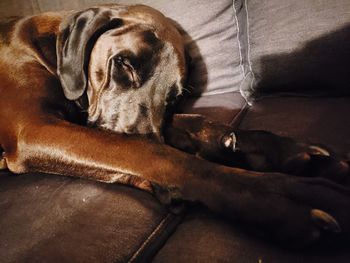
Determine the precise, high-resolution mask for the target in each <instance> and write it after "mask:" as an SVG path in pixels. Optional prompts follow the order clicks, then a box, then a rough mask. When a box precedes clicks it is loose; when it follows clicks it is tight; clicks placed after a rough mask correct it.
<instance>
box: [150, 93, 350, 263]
mask: <svg viewBox="0 0 350 263" xmlns="http://www.w3.org/2000/svg"><path fill="white" fill-rule="evenodd" d="M349 112H350V98H323V97H320V98H305V97H275V98H265V99H261V100H259V101H257V102H255V103H254V105H253V106H252V107H250V108H248V109H247V111H246V113H245V114H244V117H243V119H242V121H241V124H240V126H239V127H240V128H241V129H259V130H268V131H272V132H274V133H277V134H280V135H283V136H290V137H294V138H296V139H298V140H301V141H306V142H321V143H323V144H325V145H329V146H331V147H332V148H333V150H335V152H337V153H338V154H339V155H341V156H344V157H346V155H347V154H346V153H347V152H349V149H350V137H349V134H350V119H349V116H348V113H349ZM348 157H350V156H348ZM349 261H350V252H349V249H348V244H346V245H345V247H344V246H343V247H339V248H336V247H329V248H326V249H324V248H319V249H315V250H310V251H304V252H302V251H301V252H297V251H288V250H285V249H282V248H279V247H278V246H277V245H275V244H272V243H269V242H267V241H265V240H263V239H258V238H257V237H255V236H253V235H249V234H248V232H247V231H246V230H242V229H241V227H240V226H239V225H230V224H229V223H228V222H227V221H225V220H223V219H220V218H217V217H215V216H214V215H212V214H210V213H209V212H208V211H201V210H199V211H198V210H191V212H190V213H189V214H188V215H187V216H186V218H185V220H184V222H183V223H182V224H181V225H180V226H179V227H178V228H177V230H176V232H175V233H174V234H173V235H172V236H171V237H170V238H169V240H168V241H167V243H166V244H165V246H164V247H163V248H162V249H161V250H160V251H159V252H158V254H157V255H156V257H155V260H154V262H188V263H190V262H240V263H251V262H283V263H294V262H300V263H311V262H315V263H326V262H327V263H331V262H339V263H345V262H349Z"/></svg>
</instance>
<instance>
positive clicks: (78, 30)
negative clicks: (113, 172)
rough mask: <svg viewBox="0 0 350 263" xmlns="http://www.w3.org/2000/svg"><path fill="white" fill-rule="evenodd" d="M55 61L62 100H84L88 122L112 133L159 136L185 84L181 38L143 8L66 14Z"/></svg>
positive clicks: (158, 16) (158, 15)
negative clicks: (166, 112) (170, 108)
mask: <svg viewBox="0 0 350 263" xmlns="http://www.w3.org/2000/svg"><path fill="white" fill-rule="evenodd" d="M57 59H58V69H57V71H58V76H59V78H60V81H61V84H62V88H63V91H64V93H65V96H66V97H67V98H68V99H69V100H75V101H78V100H80V101H81V100H82V99H84V98H86V99H85V100H87V101H88V106H87V110H88V122H89V123H90V124H91V125H95V126H98V127H102V128H105V129H109V130H113V131H116V132H123V133H138V134H148V133H155V134H157V135H158V136H160V132H161V127H162V122H163V119H164V113H165V109H166V106H167V103H169V102H170V101H171V100H173V99H175V98H176V97H177V96H178V95H180V94H181V92H182V87H183V83H184V81H185V74H186V65H185V56H184V46H183V42H182V38H181V35H180V34H179V32H178V31H177V29H176V28H175V27H174V25H173V23H172V22H171V21H170V20H169V19H167V18H166V17H164V16H163V15H162V14H161V13H159V12H158V11H156V10H154V9H152V8H150V7H147V6H143V5H135V6H120V5H112V6H108V7H107V6H105V7H98V8H90V9H87V10H85V11H82V12H77V13H73V14H71V15H70V16H69V17H68V18H67V19H65V20H64V21H63V22H62V23H61V25H60V32H59V35H58V40H57Z"/></svg>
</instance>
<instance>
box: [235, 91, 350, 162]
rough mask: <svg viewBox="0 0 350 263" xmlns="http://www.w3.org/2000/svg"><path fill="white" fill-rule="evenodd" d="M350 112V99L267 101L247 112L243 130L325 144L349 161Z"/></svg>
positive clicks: (281, 98) (274, 99) (242, 126)
mask: <svg viewBox="0 0 350 263" xmlns="http://www.w3.org/2000/svg"><path fill="white" fill-rule="evenodd" d="M349 112H350V98H341V97H339V98H336V97H335V98H324V97H314V98H308V97H274V98H273V97H272V98H264V99H262V100H259V101H257V102H255V103H254V106H253V107H251V108H249V109H248V110H247V113H246V115H245V116H244V118H243V121H242V123H241V125H240V128H241V129H259V130H268V131H271V132H274V133H276V134H279V135H283V136H289V137H293V138H295V139H297V140H300V141H305V142H308V143H321V144H323V145H326V146H329V147H331V148H332V149H333V150H334V151H335V152H336V153H338V154H339V155H341V156H343V157H347V155H348V152H350V136H349V134H350V118H349ZM347 158H350V156H348V157H347Z"/></svg>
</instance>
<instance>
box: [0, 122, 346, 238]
mask: <svg viewBox="0 0 350 263" xmlns="http://www.w3.org/2000/svg"><path fill="white" fill-rule="evenodd" d="M23 127H26V128H23V129H22V130H21V131H20V132H18V133H17V134H18V136H17V140H16V142H15V143H12V144H11V142H10V141H9V142H5V143H4V145H5V146H6V148H5V147H4V150H5V159H6V162H7V165H8V168H9V169H10V170H11V171H13V172H17V173H23V172H32V171H38V172H48V173H54V174H62V175H72V176H79V177H86V178H91V179H94V180H99V181H105V182H122V183H125V181H123V180H120V178H122V175H131V176H135V177H137V178H141V179H143V180H148V181H150V182H152V184H156V185H157V187H158V188H161V189H165V191H163V192H164V193H168V194H170V195H174V196H173V197H174V198H177V199H178V198H180V199H183V200H189V201H199V202H201V203H202V204H204V205H206V206H207V207H208V208H210V209H211V210H212V211H215V212H217V213H220V214H222V215H225V216H226V217H228V218H229V219H239V220H242V221H244V222H248V223H251V224H254V225H255V226H257V227H259V228H260V229H262V230H266V231H268V232H267V233H268V234H270V235H271V236H272V237H274V238H276V239H278V240H281V241H287V242H288V243H289V244H291V243H292V242H295V243H296V244H308V243H310V242H314V241H315V240H318V239H319V237H320V233H322V232H323V231H327V232H331V233H339V232H340V231H342V233H343V234H346V235H349V236H350V223H349V222H350V213H349V212H348V208H349V207H350V192H349V191H348V190H346V189H344V188H341V187H339V186H337V185H335V184H332V183H331V182H329V181H322V180H316V179H315V180H306V179H303V178H297V177H289V176H285V175H281V174H261V173H256V172H251V171H247V170H242V169H237V168H230V167H225V166H221V165H217V164H215V163H210V162H208V161H205V160H203V159H200V158H198V157H196V156H194V155H190V154H187V153H184V152H181V151H179V150H176V149H174V148H171V147H169V146H167V145H164V144H160V143H157V142H153V141H149V140H147V139H145V138H140V137H137V136H125V135H121V134H113V133H109V132H105V131H101V130H94V129H90V128H87V127H82V126H77V125H73V124H70V123H68V122H64V121H56V122H51V123H50V124H43V123H40V124H35V122H30V123H29V124H28V125H23ZM10 145H14V146H16V147H10ZM262 175H264V176H262ZM310 187H311V188H312V191H310ZM168 190H169V191H168ZM156 194H157V193H156ZM324 211H326V212H324ZM330 214H331V215H332V216H331V215H330Z"/></svg>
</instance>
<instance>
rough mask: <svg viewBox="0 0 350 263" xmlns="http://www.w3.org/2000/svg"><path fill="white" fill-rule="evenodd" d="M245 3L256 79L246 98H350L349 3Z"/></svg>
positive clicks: (252, 0) (312, 0) (311, 0)
mask: <svg viewBox="0 0 350 263" xmlns="http://www.w3.org/2000/svg"><path fill="white" fill-rule="evenodd" d="M245 1H246V4H247V6H246V7H247V11H248V26H249V30H248V31H249V57H250V59H251V64H252V69H253V73H254V77H255V83H254V86H253V87H252V89H251V90H250V91H249V92H247V94H250V95H253V96H254V97H257V96H261V95H265V94H266V93H270V92H276V91H277V92H289V93H290V92H293V93H296V92H301V93H308V92H311V91H313V92H315V91H317V92H318V93H320V94H350V67H349V61H350V49H349V46H350V1H348V0H335V1H328V0H308V1H290V0H263V1H261V0H245Z"/></svg>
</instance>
